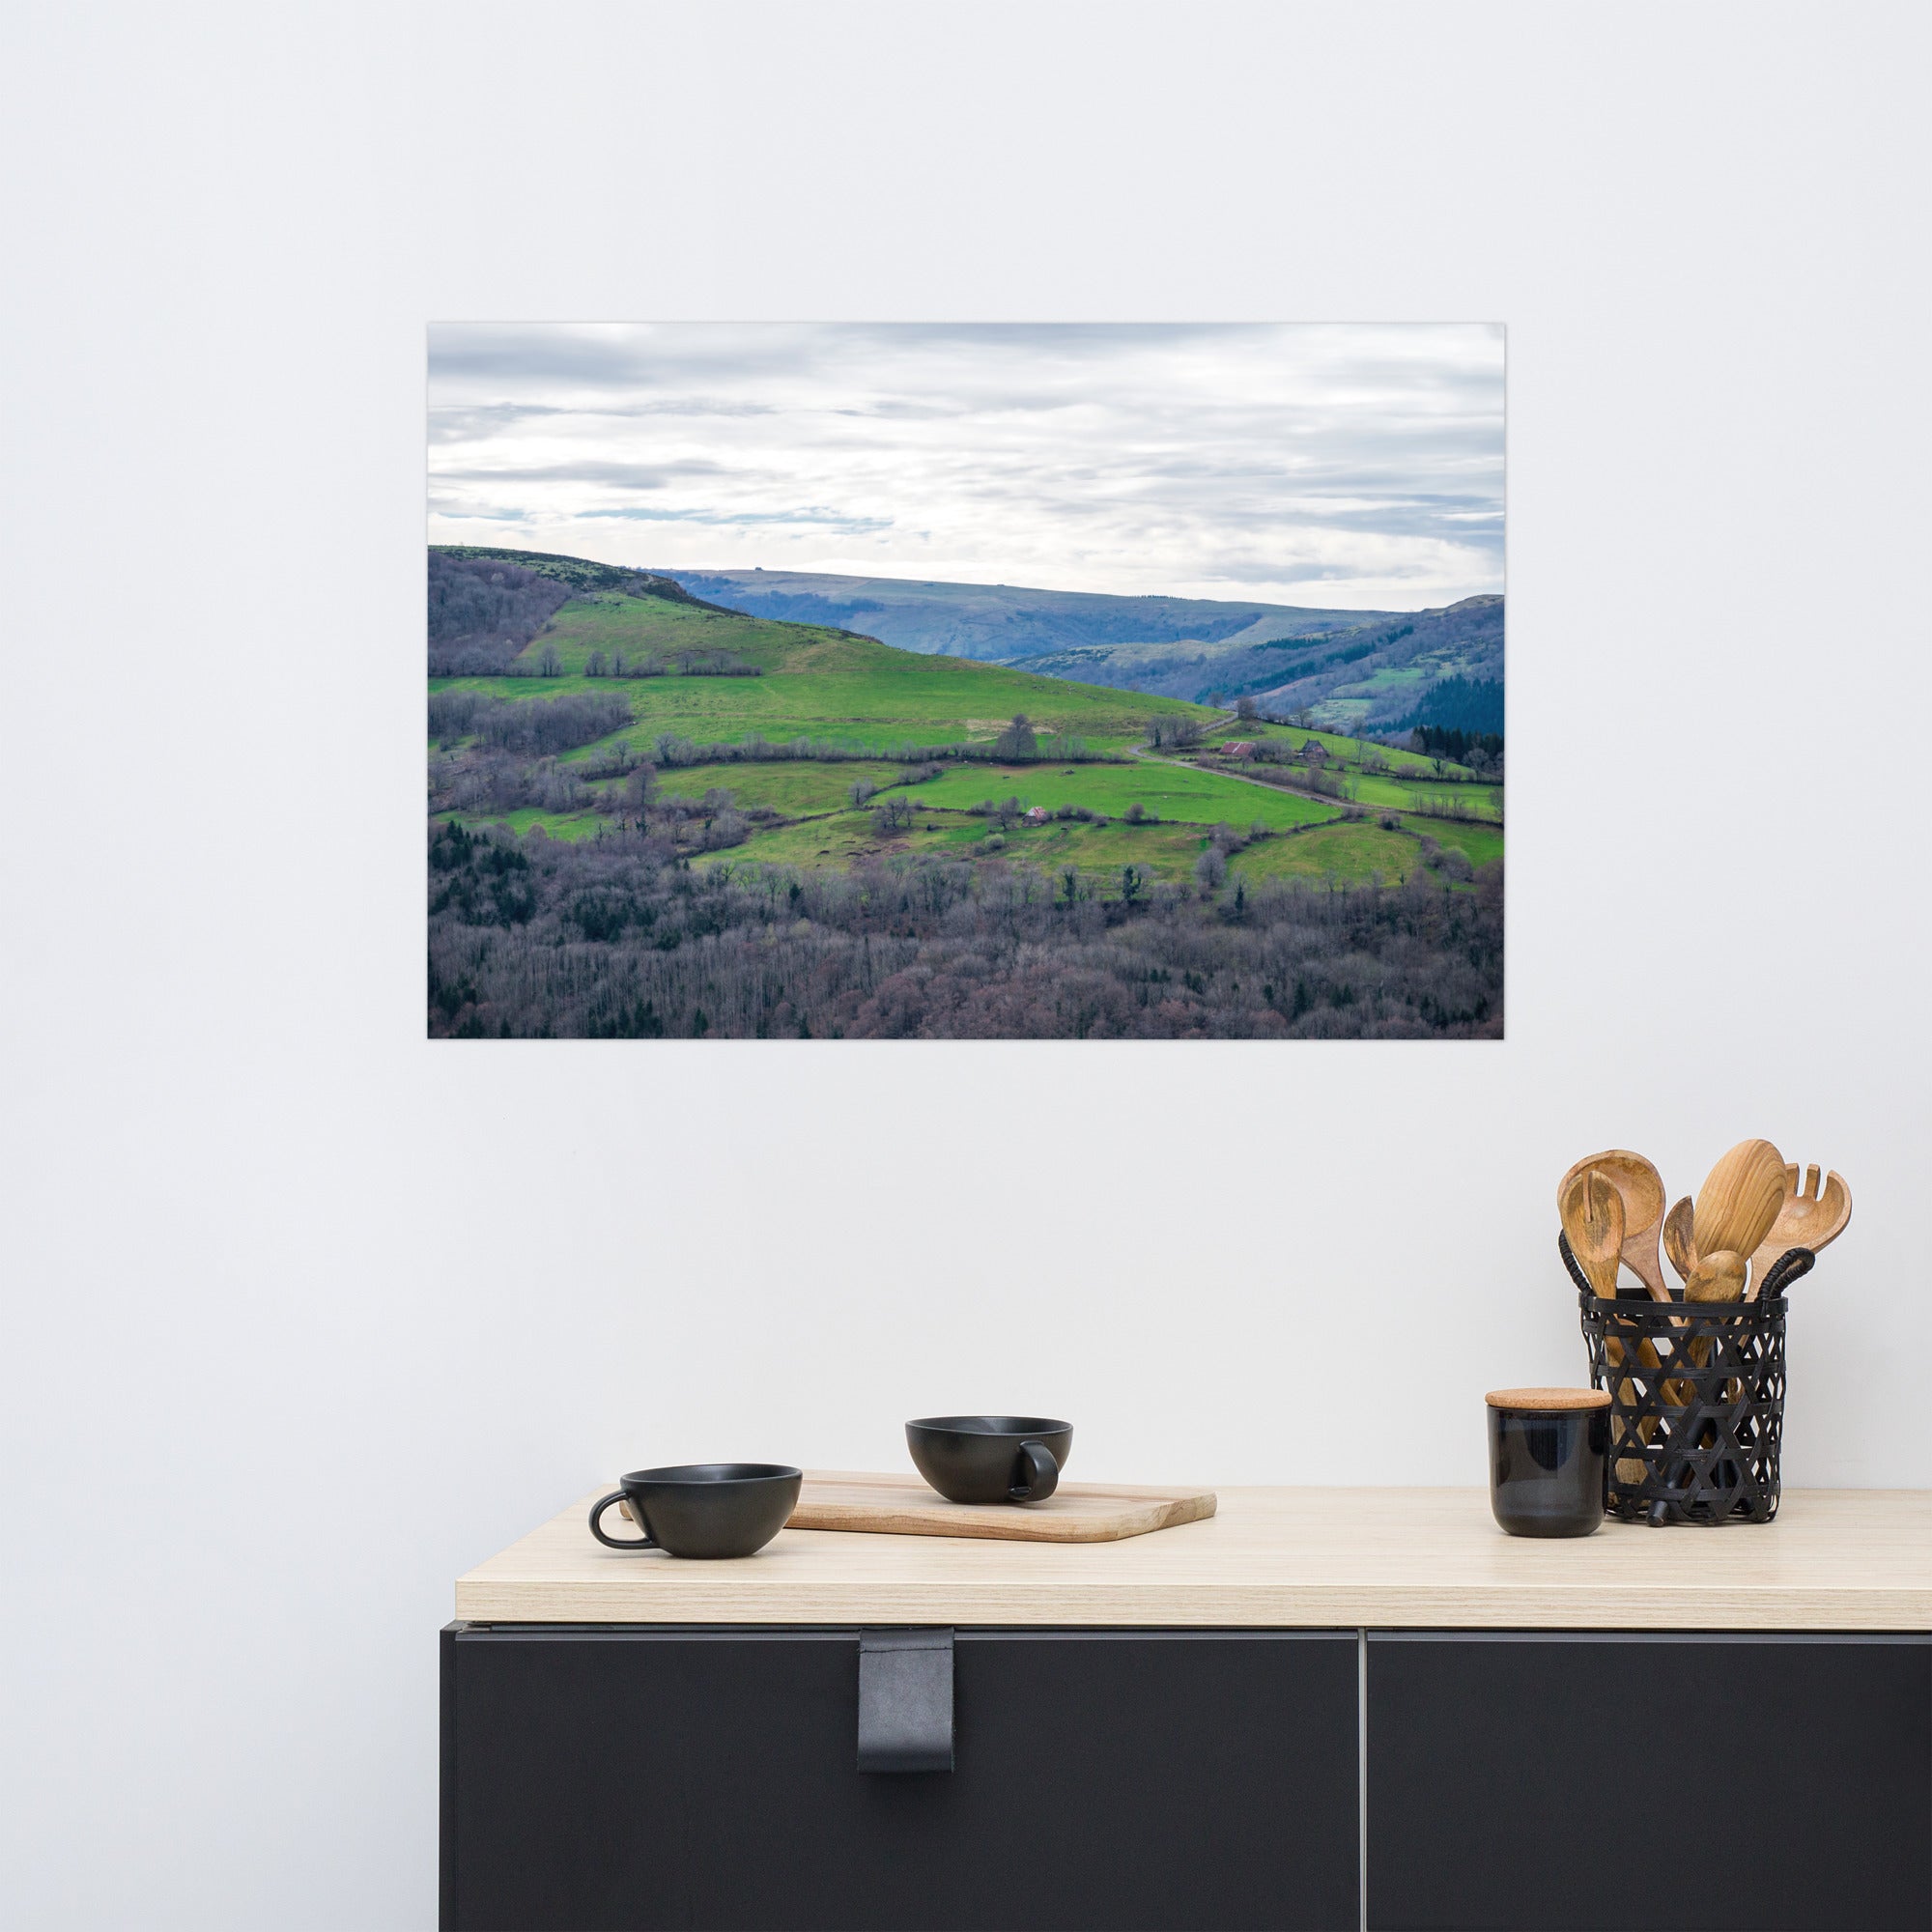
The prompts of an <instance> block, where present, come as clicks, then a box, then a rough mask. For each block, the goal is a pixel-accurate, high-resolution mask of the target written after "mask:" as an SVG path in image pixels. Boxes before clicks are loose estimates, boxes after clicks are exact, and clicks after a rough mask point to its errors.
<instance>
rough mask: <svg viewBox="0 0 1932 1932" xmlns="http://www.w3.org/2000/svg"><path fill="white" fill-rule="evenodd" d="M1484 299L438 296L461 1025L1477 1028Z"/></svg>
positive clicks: (455, 989) (1494, 967)
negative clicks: (1167, 302)
mask: <svg viewBox="0 0 1932 1932" xmlns="http://www.w3.org/2000/svg"><path fill="white" fill-rule="evenodd" d="M1503 458H1504V443H1503V331H1502V329H1501V328H1500V327H1496V326H1492V325H1472V324H1441V325H1435V324H1405V325H1316V324H1302V323H1289V324H1278V325H1252V324H1240V325H1225V326H1221V325H1158V326H1152V325H1139V324H1134V325H1118V326H1117V325H1107V326H1101V325H1094V324H1022V325H982V324H972V325H957V326H948V325H931V324H895V325H867V324H845V323H824V324H770V323H753V324H697V323H677V324H663V325H658V324H596V325H559V324H517V325H495V324H449V325H441V326H439V327H435V328H434V329H432V331H431V334H430V343H429V481H430V497H429V553H428V577H429V586H428V599H429V621H428V634H429V635H428V678H429V719H428V725H429V804H428V830H427V841H428V862H429V863H428V869H429V987H428V992H429V1000H428V1027H429V1032H430V1034H431V1036H432V1037H455V1038H464V1039H475V1038H486V1039H505V1038H529V1037H539V1038H561V1037H579V1038H598V1039H637V1038H647V1039H664V1038H681V1039H692V1038H699V1039H722V1038H757V1039H779V1038H783V1039H839V1038H845V1039H851V1038H862V1037H863V1038H876V1037H891V1038H918V1039H956V1038H1019V1039H1062V1038H1076V1039H1089V1040H1102V1039H1251V1040H1277V1039H1307V1038H1319V1039H1437V1038H1499V1037H1501V1035H1502V1031H1503V827H1504V803H1503V794H1504V776H1505V745H1506V732H1505V728H1504V704H1503V657H1504V653H1503V511H1504V497H1503Z"/></svg>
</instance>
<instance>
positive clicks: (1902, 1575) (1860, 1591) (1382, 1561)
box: [456, 1489, 1932, 1631]
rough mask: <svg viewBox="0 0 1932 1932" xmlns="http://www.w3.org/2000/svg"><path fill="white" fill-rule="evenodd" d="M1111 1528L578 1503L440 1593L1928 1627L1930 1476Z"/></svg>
mask: <svg viewBox="0 0 1932 1932" xmlns="http://www.w3.org/2000/svg"><path fill="white" fill-rule="evenodd" d="M1220 1498H1221V1504H1220V1511H1219V1514H1217V1515H1216V1516H1214V1517H1212V1518H1210V1519H1209V1520H1206V1521H1203V1522H1190V1523H1185V1524H1182V1525H1181V1526H1179V1528H1175V1529H1163V1530H1159V1531H1156V1532H1155V1533H1154V1534H1152V1535H1151V1536H1137V1537H1133V1538H1131V1539H1129V1540H1127V1541H1125V1542H1121V1543H1077V1544H1047V1543H1005V1542H999V1543H995V1542H986V1541H968V1540H965V1539H953V1538H951V1537H936V1536H875V1535H851V1534H843V1533H839V1532H837V1531H831V1530H811V1529H787V1530H782V1531H781V1532H780V1534H779V1536H778V1539H777V1541H776V1542H774V1543H771V1544H769V1545H768V1546H767V1547H766V1548H764V1549H762V1550H760V1551H759V1552H758V1554H757V1555H755V1556H749V1557H745V1558H742V1559H741V1560H738V1561H735V1562H723V1563H691V1562H680V1561H678V1560H677V1559H675V1558H673V1557H668V1556H665V1555H662V1554H659V1553H657V1552H652V1553H649V1554H644V1555H638V1556H627V1555H621V1554H619V1553H618V1552H617V1551H615V1550H611V1549H606V1548H603V1547H602V1546H601V1545H599V1544H597V1543H596V1542H594V1541H593V1540H592V1539H591V1535H590V1531H589V1529H588V1528H587V1527H586V1526H585V1522H584V1518H585V1515H586V1513H587V1511H588V1509H589V1506H590V1503H591V1502H592V1500H593V1499H594V1498H593V1497H592V1496H584V1497H582V1499H581V1500H580V1501H578V1502H574V1503H572V1504H571V1506H570V1507H569V1508H568V1509H567V1510H565V1511H564V1512H563V1513H562V1514H561V1515H560V1516H557V1517H554V1518H553V1519H552V1520H550V1521H549V1522H547V1523H545V1524H544V1525H543V1527H542V1528H541V1529H536V1530H533V1531H531V1533H530V1534H529V1535H528V1536H526V1537H525V1538H524V1539H523V1540H522V1541H521V1542H519V1543H514V1544H512V1545H511V1546H510V1548H507V1549H505V1550H504V1551H503V1552H502V1553H501V1554H500V1555H497V1556H493V1557H491V1558H490V1559H489V1561H488V1562H485V1563H480V1564H478V1565H477V1566H476V1568H475V1569H474V1570H472V1571H470V1572H469V1575H468V1576H466V1577H461V1578H460V1579H459V1580H458V1582H457V1585H456V1614H457V1616H458V1617H459V1618H463V1619H466V1620H468V1621H469V1622H472V1623H697V1624H712V1623H716V1624H955V1625H969V1624H1060V1625H1082V1624H1086V1625H1145V1626H1151V1627H1183V1626H1193V1627H1207V1628H1212V1627H1217V1626H1219V1627H1243V1626H1245V1627H1250V1628H1254V1627H1273V1628H1293V1627H1301V1628H1308V1629H1335V1628H1340V1627H1349V1626H1367V1627H1369V1628H1372V1629H1401V1628H1410V1629H1464V1630H1468V1629H1476V1630H1480V1629H1485V1628H1488V1629H1498V1630H1502V1629H1514V1630H1563V1629H1571V1630H1793V1631H1805V1630H1813V1631H1834V1630H1845V1631H1866V1630H1869V1631H1924V1630H1932V1491H1923V1490H1797V1491H1787V1492H1785V1495H1784V1498H1783V1503H1782V1507H1781V1508H1780V1510H1779V1512H1778V1517H1777V1520H1776V1522H1773V1523H1768V1524H1764V1525H1761V1526H1759V1525H1752V1524H1747V1523H1738V1524H1732V1525H1729V1526H1727V1527H1724V1528H1720V1529H1698V1528H1684V1527H1680V1528H1669V1529H1651V1528H1649V1527H1647V1526H1644V1525H1640V1524H1633V1523H1616V1522H1606V1523H1605V1525H1604V1527H1603V1528H1602V1529H1600V1530H1599V1531H1597V1533H1596V1534H1595V1535H1594V1536H1589V1537H1583V1538H1578V1539H1575V1540H1571V1541H1566V1542H1533V1541H1530V1540H1527V1539H1525V1538H1520V1537H1513V1536H1505V1535H1504V1534H1503V1533H1502V1531H1501V1530H1499V1529H1498V1528H1497V1527H1496V1526H1495V1523H1494V1521H1493V1520H1492V1518H1491V1515H1490V1505H1489V1496H1488V1492H1486V1491H1483V1490H1374V1489H1360V1490H1287V1489H1231V1490H1222V1491H1221V1492H1220Z"/></svg>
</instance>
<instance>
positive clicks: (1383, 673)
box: [665, 570, 1503, 730]
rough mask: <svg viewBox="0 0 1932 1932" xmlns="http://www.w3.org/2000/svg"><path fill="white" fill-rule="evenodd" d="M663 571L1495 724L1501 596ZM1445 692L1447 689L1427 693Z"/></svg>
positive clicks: (1359, 707)
mask: <svg viewBox="0 0 1932 1932" xmlns="http://www.w3.org/2000/svg"><path fill="white" fill-rule="evenodd" d="M665 574H666V575H670V576H674V577H675V579H676V581H677V582H680V583H681V584H682V585H683V586H684V588H685V589H686V590H687V591H689V592H690V593H692V594H693V595H694V596H696V597H700V598H703V599H706V600H708V601H711V602H713V603H716V604H721V605H725V606H728V607H730V608H732V609H734V610H739V611H747V612H750V613H752V614H753V615H757V616H762V617H768V618H773V619H782V620H786V621H791V622H807V623H815V624H825V625H836V626H838V627H840V628H842V629H846V630H852V631H858V632H862V633H864V634H866V635H867V636H870V637H875V638H878V639H882V640H883V641H885V642H887V643H891V644H895V645H897V646H899V647H900V648H901V649H904V650H909V651H919V652H923V653H930V654H935V655H945V656H955V657H965V658H974V659H979V660H981V661H985V662H991V663H996V664H1006V665H1010V666H1015V667H1024V668H1026V669H1028V670H1031V671H1037V672H1043V673H1045V674H1046V675H1048V676H1051V677H1060V678H1066V679H1070V680H1072V681H1074V682H1077V683H1082V684H1087V685H1108V686H1112V687H1114V688H1115V689H1117V690H1125V691H1141V692H1146V693H1148V694H1149V695H1150V696H1163V697H1174V698H1181V699H1185V700H1189V701H1193V702H1206V703H1211V704H1217V705H1231V704H1233V703H1234V702H1235V700H1236V698H1239V697H1249V696H1251V697H1255V698H1257V699H1261V700H1264V701H1265V704H1266V707H1267V708H1270V709H1274V710H1278V711H1283V712H1291V711H1294V710H1298V709H1301V708H1304V707H1305V708H1307V709H1309V710H1310V711H1312V712H1313V714H1314V717H1315V720H1316V722H1318V723H1320V724H1323V725H1334V726H1336V727H1338V728H1346V729H1354V728H1356V727H1358V726H1361V725H1368V726H1369V727H1371V728H1374V729H1378V730H1391V729H1397V728H1402V727H1406V725H1409V724H1413V723H1429V724H1433V725H1449V726H1453V725H1462V726H1464V727H1465V728H1480V729H1484V730H1495V729H1498V728H1499V726H1498V725H1497V723H1496V722H1495V718H1494V714H1495V713H1496V712H1499V710H1500V704H1501V698H1500V686H1501V683H1502V678H1503V600H1502V598H1500V597H1471V598H1465V599H1463V601H1462V602H1461V603H1458V604H1453V605H1450V606H1448V607H1446V608H1445V609H1441V610H1429V611H1329V610H1318V609H1301V608H1297V607H1294V606H1290V605H1281V604H1262V603H1238V602H1230V603H1223V602H1220V601H1217V600H1212V599H1208V598H1188V597H1113V596H1106V595H1102V594H1098V593H1093V592H1079V591H1059V590H1037V589H1027V588H1024V587H1020V586H1015V585H1010V584H1002V583H991V584H989V583H946V582H915V581H911V580H902V579H895V578H875V577H835V576H828V575H819V574H814V573H810V572H805V571H763V570H721V571H691V570H680V571H676V572H671V573H665ZM1438 685H1447V686H1448V687H1449V688H1448V689H1447V690H1445V691H1443V692H1442V693H1441V694H1440V695H1439V697H1438V698H1437V700H1436V701H1434V702H1431V701H1430V694H1431V692H1432V691H1433V690H1434V689H1435V687H1436V686H1438ZM1471 686H1477V687H1482V689H1480V690H1478V691H1476V692H1474V693H1473V694H1472V693H1471V692H1470V690H1469V687H1471ZM1465 712H1466V713H1467V715H1466V716H1465V715H1464V713H1465Z"/></svg>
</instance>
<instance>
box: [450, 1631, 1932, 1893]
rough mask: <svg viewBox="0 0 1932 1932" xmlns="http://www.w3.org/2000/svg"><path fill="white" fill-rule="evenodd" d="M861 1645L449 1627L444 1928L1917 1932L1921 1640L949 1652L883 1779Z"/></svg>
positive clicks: (1924, 1708) (1413, 1636)
mask: <svg viewBox="0 0 1932 1932" xmlns="http://www.w3.org/2000/svg"><path fill="white" fill-rule="evenodd" d="M861 1638H862V1633H861V1632H860V1631H859V1630H858V1629H856V1628H846V1629H811V1630H805V1629H780V1628H769V1629H765V1628H761V1629H752V1628H744V1627H705V1628H673V1627H666V1626H649V1627H626V1626H588V1627H585V1626H569V1627H562V1626H556V1627H543V1626H531V1625H516V1626H510V1625H499V1626H496V1627H493V1628H485V1627H477V1626H471V1625H454V1626H451V1627H450V1628H449V1629H448V1630H446V1631H445V1632H444V1634H443V1639H442V1641H443V1651H442V1697H443V1703H442V1747H443V1780H442V1859H443V1865H442V1924H443V1926H444V1927H445V1928H449V1932H511V1928H514V1932H618V1928H626V1932H629V1928H650V1927H668V1926H680V1927H689V1928H694V1929H695V1932H704V1928H729V1932H821V1929H822V1932H872V1928H881V1932H883V1928H893V1932H926V1929H927V1928H929V1929H930V1932H996V1928H998V1932H1180V1928H1200V1932H1236V1928H1250V1927H1253V1928H1262V1927H1266V1928H1280V1932H1290V1928H1308V1929H1309V1932H1349V1928H1353V1927H1358V1926H1362V1925H1367V1926H1370V1927H1374V1928H1376V1932H1423V1928H1429V1932H1903V1928H1911V1932H1932V1637H1926V1636H1920V1635H1899V1636H1823V1637H1820V1636H1808V1635H1795V1634H1794V1635H1783V1634H1778V1635H1748V1636H1747V1635H1739V1634H1630V1633H1625V1634H1616V1633H1604V1634H1593V1633H1495V1634H1488V1633H1466V1632H1464V1633H1449V1634H1430V1633H1404V1632H1390V1633H1380V1632H1370V1633H1367V1634H1360V1633H1357V1632H1354V1631H1344V1632H1267V1631H1225V1632H1224V1631H1213V1632H1177V1631H1075V1630H1006V1631H1002V1630H960V1631H958V1632H956V1633H954V1634H953V1637H952V1685H953V1695H952V1734H951V1739H950V1743H951V1747H952V1766H953V1768H952V1771H950V1772H946V1771H935V1772H923V1773H914V1774H899V1775H878V1774H873V1773H867V1772H862V1771H861V1770H860V1769H859V1762H858V1760H859V1737H860V1722H859V1708H860V1696H861V1690H860V1684H861ZM874 1647H875V1648H876V1647H877V1646H876V1642H875V1646H874ZM889 1647H890V1646H889ZM915 1648H916V1650H917V1652H918V1656H917V1659H916V1660H914V1661H908V1660H907V1659H906V1658H904V1657H901V1658H899V1659H898V1660H896V1661H895V1662H894V1663H893V1664H892V1666H891V1667H892V1668H893V1669H897V1668H899V1667H901V1666H903V1667H905V1668H907V1669H913V1668H914V1667H915V1663H916V1671H917V1672H921V1673H923V1672H924V1671H925V1670H926V1668H927V1666H928V1665H929V1663H930V1662H931V1659H930V1657H929V1656H928V1655H927V1654H926V1653H927V1652H928V1651H929V1649H930V1646H928V1645H926V1644H924V1643H922V1644H920V1645H919V1646H916V1647H915ZM908 1681H912V1680H908ZM897 1715H898V1716H901V1717H902V1716H903V1715H904V1714H903V1713H899V1714H897ZM914 1717H915V1719H916V1718H917V1713H915V1714H914ZM915 1728H917V1726H916V1724H915ZM1364 1739H1365V1740H1366V1750H1365V1751H1364V1750H1363V1749H1362V1742H1363V1740H1364ZM916 1756H917V1754H916V1753H915V1757H916ZM895 1761H900V1760H896V1759H895ZM918 1761H923V1762H939V1763H944V1762H945V1761H946V1757H945V1751H944V1749H943V1748H942V1749H941V1750H940V1752H939V1753H938V1755H937V1757H936V1759H935V1758H931V1757H927V1758H924V1759H919V1760H918ZM1364 1871H1366V1876H1367V1886H1366V1899H1367V1902H1366V1908H1365V1907H1364V1902H1363V1889H1362V1884H1361V1879H1362V1874H1363V1872H1364Z"/></svg>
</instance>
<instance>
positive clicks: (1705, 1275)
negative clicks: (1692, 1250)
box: [1684, 1248, 1745, 1301]
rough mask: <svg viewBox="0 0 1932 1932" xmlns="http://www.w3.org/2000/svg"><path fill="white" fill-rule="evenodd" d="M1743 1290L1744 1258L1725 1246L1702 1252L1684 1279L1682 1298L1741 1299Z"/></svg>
mask: <svg viewBox="0 0 1932 1932" xmlns="http://www.w3.org/2000/svg"><path fill="white" fill-rule="evenodd" d="M1744 1292H1745V1258H1744V1257H1743V1256H1742V1255H1740V1254H1734V1253H1733V1252H1732V1251H1731V1250H1730V1249H1729V1248H1719V1250H1718V1251H1717V1253H1715V1254H1710V1255H1702V1256H1700V1257H1699V1258H1698V1261H1697V1265H1696V1266H1695V1267H1693V1268H1692V1269H1691V1270H1690V1274H1689V1275H1688V1276H1687V1277H1686V1279H1685V1283H1684V1299H1685V1300H1686V1301H1741V1300H1743V1298H1744Z"/></svg>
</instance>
